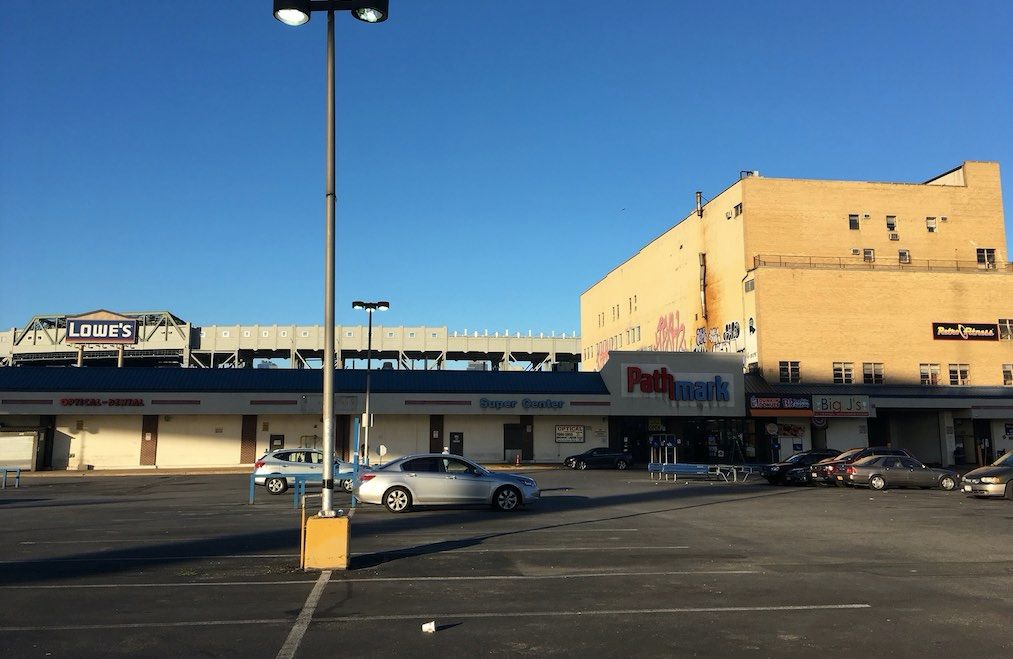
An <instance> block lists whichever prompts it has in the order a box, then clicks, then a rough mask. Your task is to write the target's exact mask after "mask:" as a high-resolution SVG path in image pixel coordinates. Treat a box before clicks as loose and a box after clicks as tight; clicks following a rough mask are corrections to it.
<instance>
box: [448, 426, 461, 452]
mask: <svg viewBox="0 0 1013 659" xmlns="http://www.w3.org/2000/svg"><path fill="white" fill-rule="evenodd" d="M450 452H451V453H452V454H454V455H464V433H463V432H452V433H450Z"/></svg>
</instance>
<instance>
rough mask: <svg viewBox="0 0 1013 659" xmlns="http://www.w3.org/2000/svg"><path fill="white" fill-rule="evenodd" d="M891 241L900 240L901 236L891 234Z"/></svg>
mask: <svg viewBox="0 0 1013 659" xmlns="http://www.w3.org/2000/svg"><path fill="white" fill-rule="evenodd" d="M890 240H900V234H899V233H893V232H891V233H890Z"/></svg>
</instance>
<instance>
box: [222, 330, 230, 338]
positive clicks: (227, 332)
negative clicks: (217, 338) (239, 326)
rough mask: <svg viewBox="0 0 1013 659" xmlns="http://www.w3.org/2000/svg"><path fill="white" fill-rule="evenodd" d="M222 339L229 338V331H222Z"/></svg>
mask: <svg viewBox="0 0 1013 659" xmlns="http://www.w3.org/2000/svg"><path fill="white" fill-rule="evenodd" d="M222 338H223V339H227V338H229V330H222Z"/></svg>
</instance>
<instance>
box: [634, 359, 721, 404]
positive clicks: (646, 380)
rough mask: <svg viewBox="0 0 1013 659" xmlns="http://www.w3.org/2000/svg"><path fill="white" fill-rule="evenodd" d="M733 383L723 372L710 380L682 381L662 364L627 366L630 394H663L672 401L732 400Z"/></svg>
mask: <svg viewBox="0 0 1013 659" xmlns="http://www.w3.org/2000/svg"><path fill="white" fill-rule="evenodd" d="M729 384H730V382H729V381H728V380H726V379H724V378H722V377H721V376H720V375H715V376H714V377H713V378H712V379H707V380H690V379H685V380H680V379H677V378H676V375H675V374H674V373H669V372H668V369H667V368H665V367H664V366H662V367H661V368H660V369H658V368H656V369H654V370H653V371H647V370H644V369H642V368H641V367H639V366H627V367H626V391H625V393H626V395H636V394H637V393H640V394H661V396H662V397H663V398H667V399H668V400H670V401H717V402H724V401H730V400H731V399H732V396H731V393H730V392H729V390H728V385H729Z"/></svg>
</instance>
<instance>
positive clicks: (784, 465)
mask: <svg viewBox="0 0 1013 659" xmlns="http://www.w3.org/2000/svg"><path fill="white" fill-rule="evenodd" d="M840 454H841V452H840V451H838V450H836V449H832V448H814V449H812V450H809V451H802V452H800V453H795V454H793V455H791V456H790V457H789V458H788V459H787V460H785V461H784V462H777V463H774V464H771V465H766V466H764V467H763V468H762V470H761V472H760V473H761V474H762V475H763V477H764V478H766V479H767V482H769V483H770V484H771V485H784V484H786V483H808V482H809V479H810V473H811V472H810V469H809V467H811V466H812V465H814V464H816V463H817V462H820V461H821V460H826V459H830V458H836V457H837V456H838V455H840Z"/></svg>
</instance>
